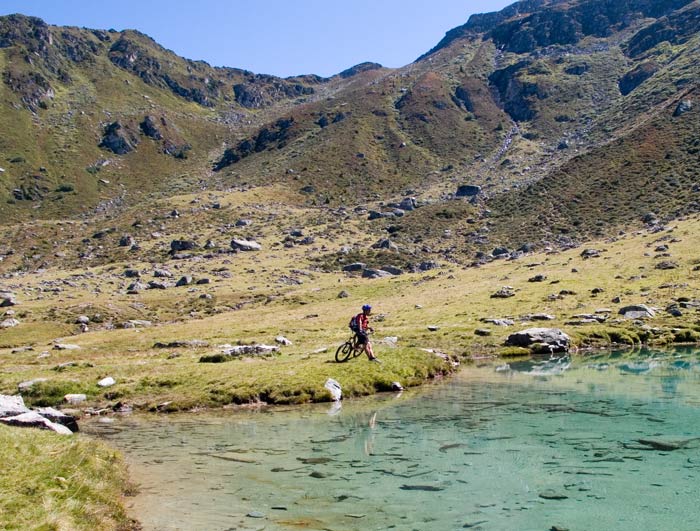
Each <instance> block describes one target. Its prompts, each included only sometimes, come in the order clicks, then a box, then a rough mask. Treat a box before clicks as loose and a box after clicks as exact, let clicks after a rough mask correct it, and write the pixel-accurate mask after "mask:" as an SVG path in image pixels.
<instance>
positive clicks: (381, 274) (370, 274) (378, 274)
mask: <svg viewBox="0 0 700 531" xmlns="http://www.w3.org/2000/svg"><path fill="white" fill-rule="evenodd" d="M390 276H393V275H392V274H391V273H389V272H388V271H383V270H382V269H369V268H368V269H365V270H364V271H362V278H369V279H374V278H385V277H390Z"/></svg>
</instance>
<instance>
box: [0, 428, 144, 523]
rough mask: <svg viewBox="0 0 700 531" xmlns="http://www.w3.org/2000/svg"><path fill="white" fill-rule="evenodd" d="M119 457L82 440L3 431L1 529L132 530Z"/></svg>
mask: <svg viewBox="0 0 700 531" xmlns="http://www.w3.org/2000/svg"><path fill="white" fill-rule="evenodd" d="M129 488H130V486H129V483H128V481H127V474H126V468H125V466H124V463H123V462H122V460H121V458H120V456H119V454H118V453H116V452H115V451H114V450H111V449H109V448H107V447H106V446H105V445H103V444H101V443H98V442H95V441H91V440H88V439H86V438H83V437H80V436H77V435H76V436H74V437H66V436H60V435H56V434H54V433H51V432H46V431H40V430H28V429H20V428H8V427H5V426H0V528H2V529H8V530H9V529H17V530H25V529H37V530H39V529H41V530H46V531H52V530H55V531H64V530H65V531H69V530H70V531H78V530H86V531H88V530H89V531H94V530H108V529H109V530H114V529H117V530H121V531H126V530H132V529H137V528H138V526H137V525H136V524H135V523H134V522H133V521H131V520H130V519H129V518H128V517H127V515H126V512H125V510H124V506H123V503H122V500H123V496H124V495H125V493H126V492H128V491H129Z"/></svg>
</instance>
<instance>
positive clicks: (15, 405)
mask: <svg viewBox="0 0 700 531" xmlns="http://www.w3.org/2000/svg"><path fill="white" fill-rule="evenodd" d="M28 411H29V408H28V407H27V406H25V405H24V400H23V399H22V397H21V396H17V395H15V396H10V395H0V418H2V417H13V416H15V415H21V414H22V413H27V412H28Z"/></svg>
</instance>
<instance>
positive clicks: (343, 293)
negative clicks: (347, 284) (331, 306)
mask: <svg viewBox="0 0 700 531" xmlns="http://www.w3.org/2000/svg"><path fill="white" fill-rule="evenodd" d="M349 296H350V294H349V293H348V292H347V291H345V290H343V291H341V292H340V293H338V298H339V299H347V298H348V297H349Z"/></svg>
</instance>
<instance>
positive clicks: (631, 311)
mask: <svg viewBox="0 0 700 531" xmlns="http://www.w3.org/2000/svg"><path fill="white" fill-rule="evenodd" d="M617 313H619V314H620V315H622V316H623V317H624V318H625V319H646V318H648V317H654V316H655V315H656V312H655V311H654V310H653V309H652V308H649V306H647V305H646V304H632V305H630V306H625V307H624V308H620V310H619V311H618V312H617Z"/></svg>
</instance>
